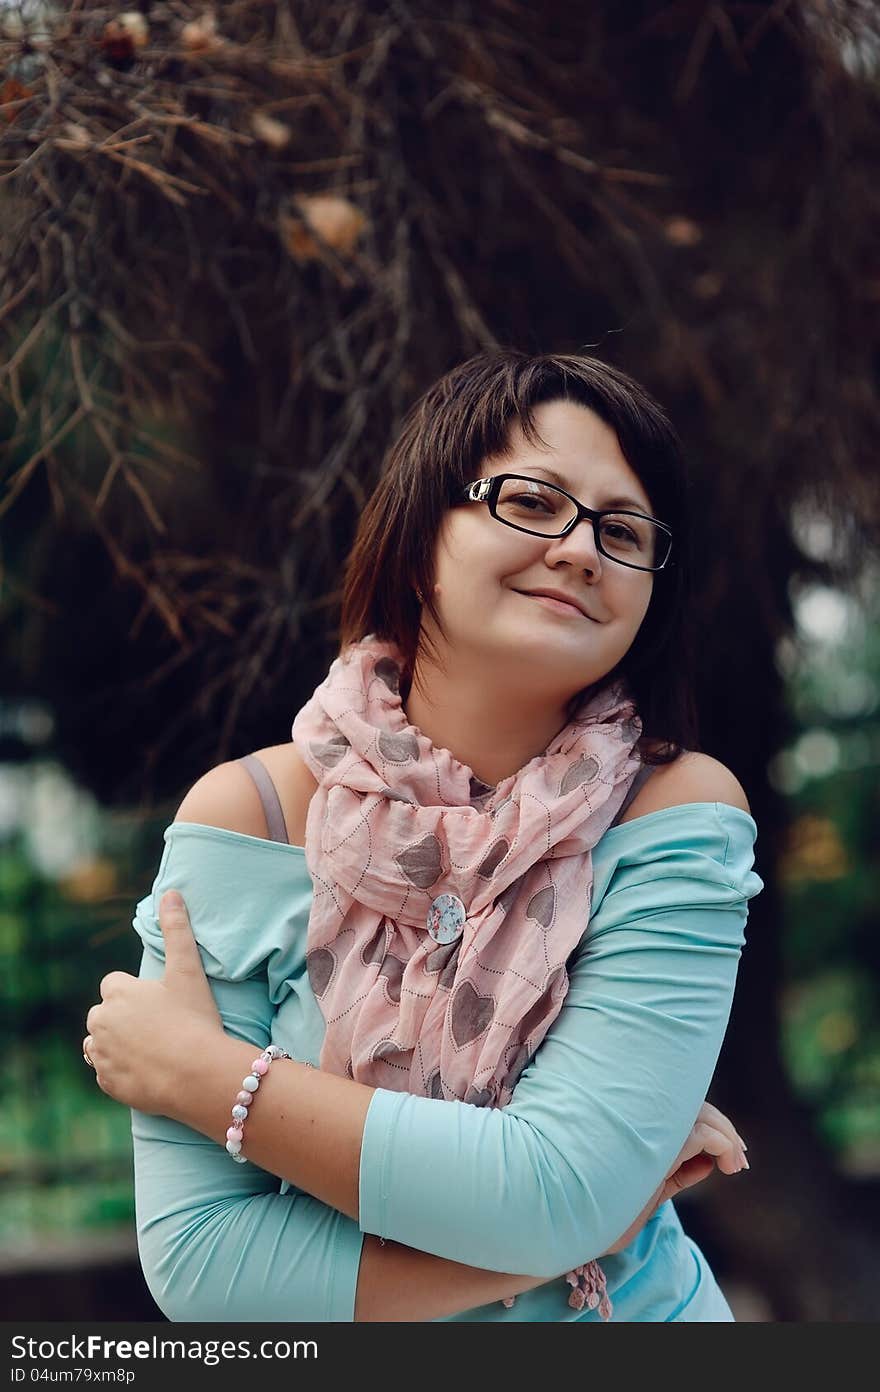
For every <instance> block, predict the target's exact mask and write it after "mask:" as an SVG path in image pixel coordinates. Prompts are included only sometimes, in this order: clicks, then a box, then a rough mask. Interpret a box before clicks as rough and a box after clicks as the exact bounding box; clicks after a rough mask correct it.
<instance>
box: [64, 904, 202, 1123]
mask: <svg viewBox="0 0 880 1392" xmlns="http://www.w3.org/2000/svg"><path fill="white" fill-rule="evenodd" d="M159 926H160V928H161V929H162V937H163V939H164V941H165V971H164V973H163V975H162V977H161V978H160V979H159V980H158V981H141V980H139V979H138V978H137V977H135V976H129V975H128V973H127V972H118V971H116V972H110V974H109V975H108V976H105V977H104V979H103V981H102V982H101V985H100V992H101V1004H100V1005H93V1006H92V1008H91V1010H90V1011H89V1013H88V1016H87V1017H86V1029H87V1030H88V1034H87V1036H86V1038H85V1039H84V1041H83V1053H84V1054H86V1053H87V1054H88V1057H89V1058H90V1059H91V1061H92V1064H93V1066H94V1069H95V1072H96V1074H97V1078H98V1086H99V1087H100V1088H101V1089H102V1090H103V1091H104V1092H106V1093H107V1095H108V1096H109V1097H112V1098H114V1099H115V1100H116V1101H117V1102H122V1103H124V1104H125V1105H126V1106H128V1107H135V1108H136V1109H137V1110H138V1111H141V1112H153V1113H156V1114H157V1115H161V1116H173V1114H174V1112H173V1101H172V1099H173V1093H174V1086H175V1075H176V1072H177V1070H176V1067H175V1064H176V1062H177V1061H178V1060H179V1059H180V1058H181V1050H185V1051H189V1050H193V1049H198V1050H201V1049H210V1048H211V1047H212V1046H213V1045H214V1044H215V1043H216V1040H217V1035H218V1034H222V1030H223V1027H222V1024H221V1021H220V1016H219V1014H218V1013H217V1007H216V1005H215V1003H214V997H213V995H212V994H211V988H210V986H209V984H208V978H207V977H206V975H205V971H204V968H203V966H202V959H201V957H200V956H199V949H198V946H197V945H196V940H195V938H194V936H193V932H192V928H191V927H190V922H189V915H188V914H187V911H186V905H185V904H184V902H183V899H182V898H181V896H180V895H179V894H178V893H177V892H176V890H169V891H168V892H167V893H166V894H163V896H162V900H161V903H160V904H159Z"/></svg>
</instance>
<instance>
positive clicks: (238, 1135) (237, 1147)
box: [226, 1044, 291, 1165]
mask: <svg viewBox="0 0 880 1392" xmlns="http://www.w3.org/2000/svg"><path fill="white" fill-rule="evenodd" d="M290 1057H291V1055H290V1054H289V1053H288V1052H287V1050H286V1049H281V1048H279V1046H278V1045H277V1044H270V1045H269V1047H268V1049H264V1050H263V1052H262V1053H261V1054H260V1057H259V1058H256V1059H254V1061H253V1063H252V1064H251V1071H250V1073H248V1075H247V1077H246V1078H242V1080H241V1091H240V1092H239V1094H238V1096H237V1097H236V1099H235V1103H234V1105H233V1108H232V1125H231V1126H230V1127H229V1129H228V1131H227V1132H226V1149H227V1150H228V1151H229V1154H230V1155H231V1156H232V1158H233V1160H234V1161H235V1163H236V1164H237V1165H246V1164H247V1156H245V1155H242V1154H241V1143H242V1140H243V1139H244V1124H245V1122H246V1121H247V1115H248V1107H249V1106H250V1105H251V1103H252V1102H253V1100H254V1093H255V1092H256V1091H257V1088H258V1087H259V1086H260V1079H261V1078H264V1077H265V1076H266V1074H267V1073H268V1072H269V1066H270V1064H271V1063H272V1062H273V1060H275V1059H279V1058H285V1059H289V1058H290Z"/></svg>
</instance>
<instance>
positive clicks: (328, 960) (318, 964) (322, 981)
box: [306, 947, 336, 1000]
mask: <svg viewBox="0 0 880 1392" xmlns="http://www.w3.org/2000/svg"><path fill="white" fill-rule="evenodd" d="M306 966H307V967H308V972H309V985H310V986H311V988H312V990H313V991H314V993H315V995H316V996H317V997H318V1000H320V999H321V997H322V996H323V994H324V992H325V991H326V990H327V987H328V986H329V985H330V982H331V981H332V979H333V972H334V971H335V969H336V958H335V957H334V955H333V953H332V952H331V951H330V949H329V947H316V948H315V950H314V951H313V952H309V953H308V954H307V956H306Z"/></svg>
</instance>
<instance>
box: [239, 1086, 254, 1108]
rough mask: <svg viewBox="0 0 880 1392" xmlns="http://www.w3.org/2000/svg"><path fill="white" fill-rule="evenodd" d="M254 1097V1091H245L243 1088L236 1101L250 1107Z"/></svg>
mask: <svg viewBox="0 0 880 1392" xmlns="http://www.w3.org/2000/svg"><path fill="white" fill-rule="evenodd" d="M253 1097H254V1094H253V1093H252V1092H245V1091H244V1089H243V1088H242V1090H241V1092H240V1093H239V1094H238V1096H237V1097H236V1099H235V1100H236V1102H240V1103H241V1105H242V1107H249V1106H250V1105H251V1102H252V1101H253Z"/></svg>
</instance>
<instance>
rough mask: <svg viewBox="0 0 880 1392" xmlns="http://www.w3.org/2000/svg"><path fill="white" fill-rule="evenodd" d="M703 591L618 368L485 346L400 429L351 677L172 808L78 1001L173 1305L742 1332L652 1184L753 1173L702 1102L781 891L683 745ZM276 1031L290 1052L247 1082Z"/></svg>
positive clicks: (724, 797) (681, 519) (649, 435)
mask: <svg viewBox="0 0 880 1392" xmlns="http://www.w3.org/2000/svg"><path fill="white" fill-rule="evenodd" d="M687 589H688V583H687V565H686V520H685V485H684V479H683V473H682V465H681V459H680V453H679V448H678V444H677V441H676V438H675V436H674V433H673V432H672V430H671V428H670V427H669V425H668V422H667V421H666V419H665V417H664V415H663V413H662V412H661V411H660V409H659V408H658V407H657V406H656V404H655V403H654V402H653V401H652V400H651V399H650V397H648V396H647V394H646V393H645V392H644V391H643V390H642V389H641V388H640V387H639V386H638V385H637V384H636V383H634V382H632V381H631V380H630V379H628V378H627V377H625V376H624V375H623V374H622V373H620V372H618V371H616V370H614V369H612V368H609V367H607V366H605V365H603V364H601V363H599V362H597V361H595V360H592V359H589V358H583V357H574V356H563V357H551V356H539V357H530V356H527V355H525V354H520V353H515V352H502V353H491V354H485V355H481V356H480V357H478V358H475V359H473V360H471V361H470V362H468V363H465V364H463V365H462V366H460V367H458V368H456V369H455V370H453V371H452V372H450V373H449V374H448V375H447V376H446V377H445V378H443V379H442V380H441V381H440V382H439V383H438V384H437V385H436V386H435V387H434V388H432V389H431V390H430V391H429V392H428V393H427V394H426V395H425V396H424V397H423V398H422V400H421V401H420V402H419V403H417V404H416V406H415V407H414V408H413V409H412V411H411V412H410V413H409V416H408V418H407V420H406V422H405V424H404V428H403V431H402V434H401V436H400V438H399V439H398V441H397V443H396V445H395V446H394V448H393V449H392V451H391V454H390V457H389V459H388V461H387V466H386V468H385V470H384V472H383V477H382V480H381V481H380V484H379V486H378V488H377V490H376V492H375V494H374V495H373V498H372V499H371V501H370V504H369V506H368V508H367V510H366V512H365V514H364V516H363V518H362V521H361V525H360V529H359V532H358V536H357V538H356V541H355V545H354V548H353V551H352V555H351V557H350V560H349V565H348V570H347V575H346V583H345V589H344V596H343V613H342V635H341V636H342V644H341V651H340V656H339V658H337V660H336V661H335V662H334V663H333V665H332V666H331V669H330V672H329V673H328V676H327V678H326V679H325V681H324V682H322V683H321V685H320V686H319V687H318V689H317V690H316V692H315V694H314V696H313V697H312V698H311V700H310V701H309V702H308V703H307V704H306V706H304V707H303V709H302V710H301V711H300V712H299V714H298V715H297V718H296V720H295V722H294V727H293V742H292V743H291V744H290V745H285V746H279V747H276V748H272V749H266V750H261V751H259V754H258V756H257V757H256V758H253V757H251V758H249V759H248V760H246V761H240V762H239V761H237V762H233V763H231V764H227V765H223V766H221V767H219V768H217V769H214V770H212V771H211V772H210V773H209V774H207V775H206V776H205V777H204V778H203V779H201V780H200V781H199V782H198V783H197V784H196V785H195V787H194V788H193V789H192V790H191V791H190V793H189V794H188V795H187V797H186V798H185V799H184V801H183V803H182V805H181V807H180V809H179V811H178V815H177V818H176V820H175V823H174V824H173V825H172V826H171V827H170V828H169V829H168V831H167V832H166V848H165V853H164V855H163V859H162V864H161V866H160V869H159V874H158V876H157V879H156V882H155V885H154V888H153V893H152V895H151V896H150V897H149V898H147V899H145V900H144V901H142V903H141V904H139V905H138V910H137V916H136V919H135V927H136V928H137V930H138V932H139V933H140V934H141V937H142V939H143V941H144V945H145V953H144V961H143V967H142V971H141V980H139V981H135V980H134V979H132V978H130V977H127V976H125V975H124V974H122V973H113V974H111V976H110V977H108V978H105V981H104V982H103V983H102V996H103V1003H102V1004H101V1005H99V1006H96V1007H93V1009H92V1011H90V1013H89V1017H88V1021H87V1027H88V1029H89V1036H88V1037H87V1039H86V1041H85V1044H84V1051H85V1053H86V1056H87V1059H88V1060H89V1061H92V1062H93V1064H94V1066H95V1067H96V1070H97V1073H98V1081H99V1084H100V1085H101V1086H102V1087H103V1088H104V1090H105V1091H107V1092H108V1093H109V1094H110V1095H111V1096H113V1097H116V1098H117V1099H118V1100H120V1101H123V1102H125V1103H127V1104H128V1105H131V1106H132V1107H134V1108H136V1109H137V1111H136V1112H135V1116H134V1127H133V1131H134V1142H135V1164H136V1197H137V1215H138V1231H139V1241H140V1251H141V1257H142V1261H143V1264H144V1270H145V1273H146V1276H147V1280H148V1282H149V1284H150V1288H151V1290H152V1292H153V1294H154V1296H155V1298H156V1300H157V1302H158V1304H159V1305H160V1307H161V1308H162V1309H163V1310H164V1311H165V1312H166V1313H167V1314H169V1316H170V1317H171V1318H174V1319H189V1320H198V1319H223V1318H227V1319H238V1320H245V1319H262V1320H267V1319H285V1320H290V1319H297V1320H351V1319H352V1318H354V1319H355V1320H365V1319H381V1320H413V1319H414V1320H440V1319H450V1318H452V1319H455V1318H459V1319H464V1320H487V1321H494V1320H511V1319H512V1320H518V1321H527V1320H539V1321H549V1320H553V1321H555V1320H573V1319H579V1320H584V1319H586V1320H589V1319H600V1318H607V1317H609V1315H612V1317H613V1318H615V1319H618V1320H620V1319H622V1320H631V1321H693V1320H697V1321H713V1320H729V1319H731V1318H732V1315H731V1313H730V1310H729V1307H728V1306H727V1303H726V1301H725V1300H724V1298H723V1296H722V1295H721V1292H720V1291H719V1289H718V1287H717V1284H716V1283H715V1281H714V1278H713V1276H712V1273H711V1271H710V1270H709V1268H708V1265H707V1263H706V1261H705V1258H704V1257H703V1255H702V1253H700V1252H699V1250H698V1249H697V1248H696V1246H695V1245H694V1244H693V1243H692V1242H690V1241H689V1239H687V1238H686V1237H685V1235H684V1233H683V1231H682V1228H681V1225H680V1223H679V1221H678V1218H677V1215H676V1214H675V1211H674V1208H673V1206H672V1204H671V1203H668V1202H666V1201H665V1200H666V1199H667V1198H668V1196H669V1194H670V1193H671V1192H674V1191H675V1189H676V1188H677V1187H684V1186H686V1185H687V1184H689V1183H693V1182H696V1181H697V1180H699V1179H700V1178H703V1177H705V1175H706V1174H707V1173H708V1172H709V1170H710V1169H711V1168H712V1160H711V1159H707V1153H708V1155H710V1156H715V1157H716V1158H717V1162H718V1166H719V1168H720V1169H721V1170H722V1172H724V1173H734V1172H736V1171H737V1170H739V1169H740V1168H741V1167H742V1166H743V1165H744V1164H745V1156H744V1154H743V1152H742V1149H741V1142H740V1140H739V1137H738V1136H737V1134H736V1132H735V1129H734V1128H733V1127H732V1125H731V1124H730V1123H729V1121H728V1120H727V1119H726V1118H724V1117H723V1116H722V1115H721V1114H720V1113H718V1112H717V1111H715V1110H714V1109H712V1108H709V1107H708V1106H705V1107H703V1108H702V1109H701V1102H702V1099H703V1098H704V1097H705V1094H706V1091H707V1089H708V1085H709V1082H710V1081H711V1077H712V1074H713V1071H714V1068H715V1064H716V1061H717V1056H718V1052H719V1050H720V1046H721V1043H722V1040H723V1036H724V1031H725V1029H726V1025H727V1020H728V1016H729V1011H730V1006H731V1001H732V995H733V988H734V982H735V976H736V969H737V964H738V960H739V954H740V949H741V946H742V941H743V928H744V924H745V920H746V914H747V901H748V899H749V898H751V897H752V896H753V895H754V894H756V893H757V892H758V891H759V890H760V889H761V887H762V885H761V881H760V879H759V878H758V877H757V875H755V874H754V873H753V872H752V870H751V865H752V859H753V845H754V838H755V824H754V822H753V820H752V818H751V816H750V814H749V808H748V803H747V801H746V799H745V795H744V793H743V790H742V788H741V787H740V785H739V783H738V782H737V780H736V779H735V777H734V776H733V775H732V774H731V773H730V772H729V771H728V770H727V769H726V768H724V767H723V766H722V765H721V764H719V763H718V762H717V761H716V760H713V759H711V758H709V757H707V756H706V755H703V754H700V753H697V752H696V751H695V750H694V748H693V746H694V744H695V743H696V734H695V728H694V722H693V717H692V714H691V712H692V703H691V697H690V687H689V683H688V677H687V640H686V634H687V622H686V617H687V616H686V605H687ZM285 842H286V843H287V844H285ZM169 890H174V891H180V892H181V893H182V895H183V898H184V900H185V904H186V907H187V908H188V910H189V913H190V915H191V917H192V922H193V926H194V930H195V935H196V938H197V939H198V942H199V945H200V947H201V954H202V957H201V960H202V961H203V962H204V966H205V968H206V970H207V973H208V976H209V977H211V978H212V989H209V987H208V985H207V983H206V979H205V976H204V974H203V972H202V966H201V962H200V960H199V954H198V952H197V951H196V949H195V947H194V944H193V941H192V939H191V937H188V934H189V927H188V920H187V918H186V914H185V912H184V910H183V908H182V907H181V906H180V905H176V906H175V905H174V904H173V903H172V902H171V896H169V895H166V891H169ZM165 951H167V953H168V963H167V971H166V972H165V974H164V975H163V966H162V956H163V952H165ZM212 990H213V994H212ZM215 999H216V1007H215ZM218 1009H219V1012H220V1013H219V1018H218V1015H217V1010H218ZM221 1021H222V1026H223V1028H222V1029H221ZM270 1039H271V1040H272V1041H273V1042H274V1044H275V1045H278V1046H281V1048H283V1049H286V1050H287V1051H289V1053H290V1054H291V1055H293V1059H294V1060H299V1062H295V1061H283V1062H281V1061H279V1062H276V1063H274V1065H273V1066H272V1067H271V1068H269V1069H268V1071H265V1072H264V1075H263V1076H262V1078H261V1080H260V1081H259V1092H258V1094H256V1083H257V1080H256V1079H253V1078H252V1079H251V1083H253V1084H254V1086H253V1088H251V1089H250V1090H249V1089H248V1088H245V1090H244V1092H243V1093H240V1094H237V1093H236V1087H238V1088H240V1087H241V1083H240V1082H239V1080H240V1079H244V1078H246V1077H247V1075H248V1073H249V1070H250V1068H251V1065H252V1063H253V1062H254V1054H255V1049H254V1045H258V1046H260V1047H263V1046H265V1045H266V1044H268V1042H269V1040H270ZM242 1041H248V1042H247V1043H245V1042H242ZM304 1064H305V1065H319V1066H320V1067H314V1066H312V1067H308V1066H303V1065H304ZM261 1066H262V1061H261ZM255 1094H256V1096H255ZM245 1099H248V1100H247V1101H245ZM230 1104H232V1105H234V1106H237V1107H238V1109H239V1111H238V1113H231V1106H230ZM695 1119H696V1120H695ZM230 1120H231V1121H232V1125H231V1127H230ZM196 1133H200V1136H201V1137H202V1138H206V1139H200V1137H199V1135H197V1134H196ZM227 1143H228V1146H229V1151H230V1153H227V1151H226V1149H225V1148H224V1146H225V1145H226V1144H227ZM242 1158H247V1159H250V1160H252V1161H253V1162H254V1164H253V1165H244V1164H235V1163H233V1160H234V1159H238V1160H241V1159H242ZM257 1166H259V1167H260V1168H259V1169H258V1168H256V1167H257ZM272 1175H277V1176H280V1177H283V1180H284V1183H282V1184H281V1185H280V1186H279V1185H278V1183H277V1182H275V1181H273V1180H272ZM658 1202H659V1207H657V1205H658ZM386 1239H393V1241H387V1240H386ZM600 1256H601V1257H602V1262H601V1265H599V1263H598V1262H597V1260H596V1259H597V1258H598V1257H600ZM523 1273H527V1274H523ZM563 1275H564V1276H565V1277H566V1281H567V1284H566V1282H565V1281H563V1280H562V1279H561V1278H562V1276H563ZM514 1297H518V1298H516V1299H514ZM612 1307H613V1311H612Z"/></svg>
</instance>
